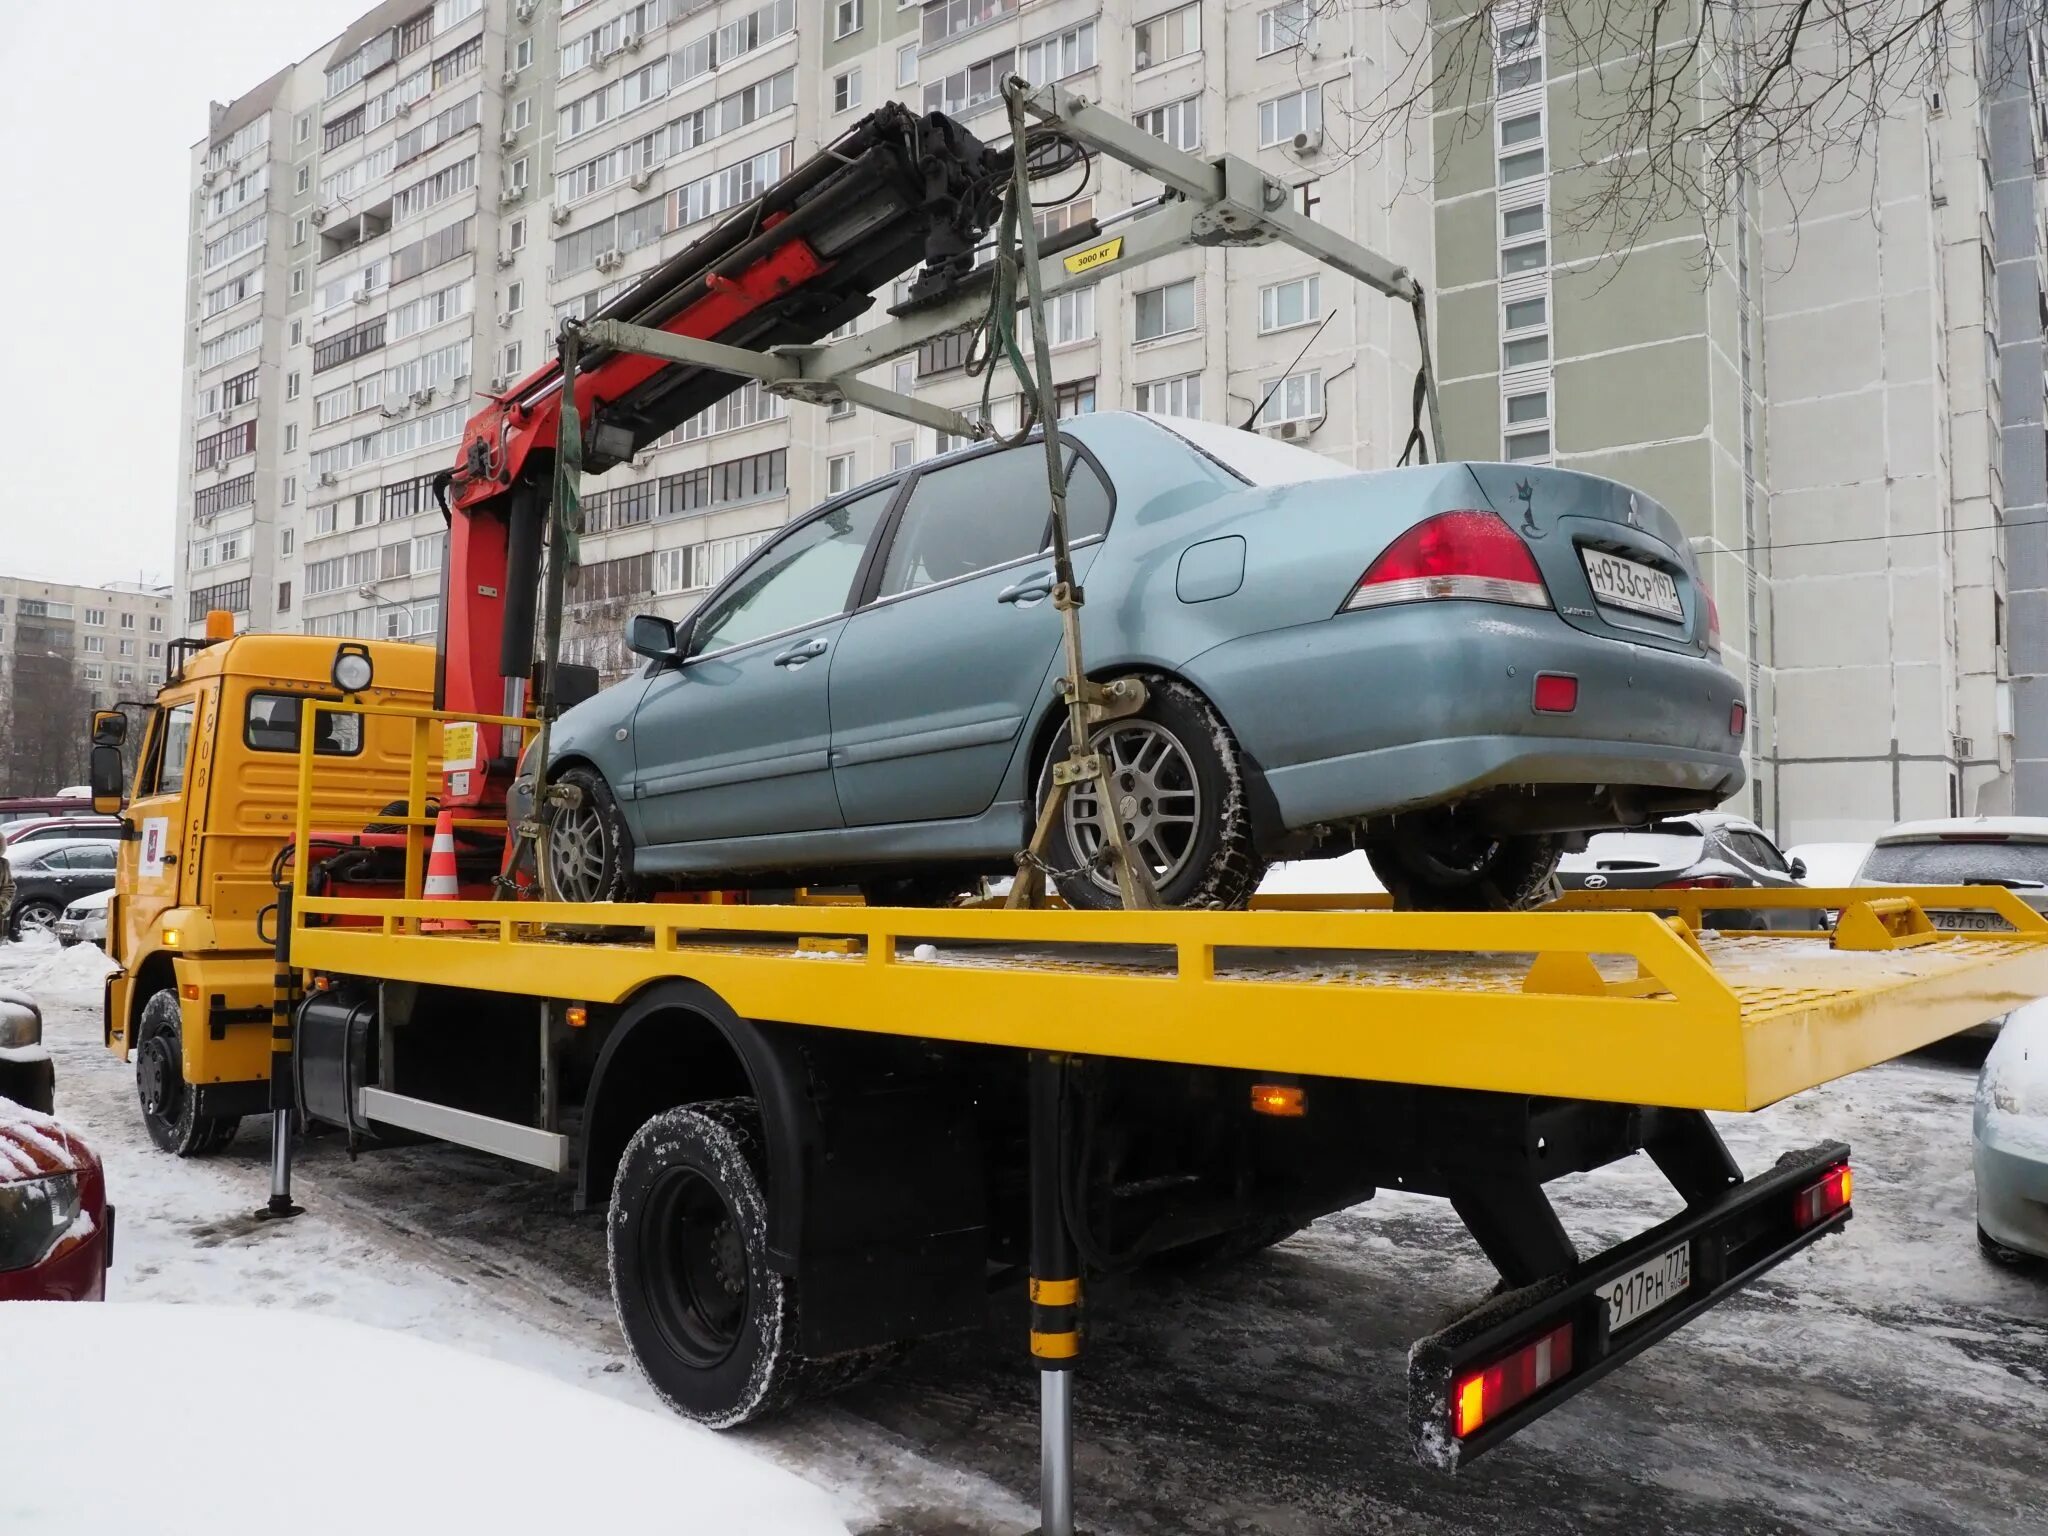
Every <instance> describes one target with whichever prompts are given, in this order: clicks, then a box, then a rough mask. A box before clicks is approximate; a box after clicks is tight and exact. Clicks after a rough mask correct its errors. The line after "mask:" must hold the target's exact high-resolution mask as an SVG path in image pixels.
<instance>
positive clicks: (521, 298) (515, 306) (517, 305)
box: [505, 283, 526, 315]
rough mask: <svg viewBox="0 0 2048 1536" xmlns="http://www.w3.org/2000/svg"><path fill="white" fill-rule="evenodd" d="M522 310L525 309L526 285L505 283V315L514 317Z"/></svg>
mask: <svg viewBox="0 0 2048 1536" xmlns="http://www.w3.org/2000/svg"><path fill="white" fill-rule="evenodd" d="M524 308H526V284H524V283H507V284H506V285H505V313H506V314H508V315H516V314H518V313H519V311H520V310H522V309H524Z"/></svg>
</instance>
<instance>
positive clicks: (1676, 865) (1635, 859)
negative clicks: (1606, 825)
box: [1558, 832, 1706, 874]
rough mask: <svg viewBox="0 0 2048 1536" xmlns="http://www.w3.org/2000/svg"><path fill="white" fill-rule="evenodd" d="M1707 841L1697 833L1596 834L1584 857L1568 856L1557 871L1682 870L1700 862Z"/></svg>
mask: <svg viewBox="0 0 2048 1536" xmlns="http://www.w3.org/2000/svg"><path fill="white" fill-rule="evenodd" d="M1705 847H1706V839H1705V838H1703V837H1701V836H1700V835H1699V834H1698V833H1697V832H1692V833H1685V832H1596V833H1594V834H1593V836H1592V837H1590V838H1588V839H1587V840H1586V848H1585V851H1584V852H1583V853H1568V854H1566V855H1565V856H1564V858H1563V859H1562V860H1560V861H1559V864H1558V867H1559V868H1560V869H1562V870H1564V871H1565V872H1566V873H1568V874H1569V873H1572V872H1575V871H1584V870H1606V871H1614V870H1625V869H1683V868H1685V867H1686V865H1688V864H1696V863H1698V862H1699V857H1700V852H1701V850H1702V849H1704V848H1705Z"/></svg>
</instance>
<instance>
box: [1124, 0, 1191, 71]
mask: <svg viewBox="0 0 2048 1536" xmlns="http://www.w3.org/2000/svg"><path fill="white" fill-rule="evenodd" d="M1131 38H1132V58H1131V67H1132V68H1133V69H1150V68H1152V67H1153V66H1154V65H1156V64H1164V63H1166V62H1168V61H1169V60H1171V59H1179V58H1185V57H1186V56H1187V55H1188V54H1191V53H1199V52H1201V50H1202V8H1201V6H1199V5H1184V6H1182V7H1181V8H1180V9H1179V10H1176V11H1167V12H1166V13H1164V14H1163V15H1159V16H1154V17H1153V18H1152V19H1151V20H1149V21H1141V22H1139V23H1138V24H1137V26H1135V27H1133V28H1132V29H1131Z"/></svg>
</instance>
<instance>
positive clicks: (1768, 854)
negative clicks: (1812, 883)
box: [1742, 832, 1792, 875]
mask: <svg viewBox="0 0 2048 1536" xmlns="http://www.w3.org/2000/svg"><path fill="white" fill-rule="evenodd" d="M1742 852H1743V855H1744V857H1746V858H1747V859H1748V860H1749V861H1750V863H1752V864H1755V865H1756V866H1757V867H1758V868H1760V869H1768V870H1770V871H1771V872H1772V873H1773V874H1779V875H1784V874H1790V873H1791V871H1792V866H1791V865H1790V864H1788V863H1786V862H1785V855H1783V854H1782V853H1780V852H1778V850H1777V847H1776V845H1775V844H1773V843H1772V842H1771V840H1770V839H1769V838H1768V837H1763V836H1760V835H1758V834H1757V833H1755V832H1745V833H1743V834H1742Z"/></svg>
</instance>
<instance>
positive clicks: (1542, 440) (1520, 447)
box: [1501, 388, 1550, 463]
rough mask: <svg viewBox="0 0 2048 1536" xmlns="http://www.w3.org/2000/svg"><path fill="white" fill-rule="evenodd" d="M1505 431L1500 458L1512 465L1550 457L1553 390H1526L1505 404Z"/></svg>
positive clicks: (1504, 402)
mask: <svg viewBox="0 0 2048 1536" xmlns="http://www.w3.org/2000/svg"><path fill="white" fill-rule="evenodd" d="M1502 405H1503V410H1502V415H1503V418H1504V419H1505V423H1506V430H1505V432H1504V433H1503V435H1502V439H1501V457H1502V458H1504V459H1506V460H1508V461H1509V462H1510V463H1513V462H1515V461H1518V460H1524V459H1547V458H1549V457H1550V391H1549V390H1548V389H1547V388H1545V389H1532V390H1524V391H1520V392H1518V393H1514V394H1510V395H1508V396H1507V397H1506V399H1505V400H1504V401H1503V402H1502Z"/></svg>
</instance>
